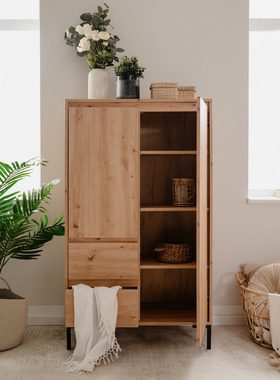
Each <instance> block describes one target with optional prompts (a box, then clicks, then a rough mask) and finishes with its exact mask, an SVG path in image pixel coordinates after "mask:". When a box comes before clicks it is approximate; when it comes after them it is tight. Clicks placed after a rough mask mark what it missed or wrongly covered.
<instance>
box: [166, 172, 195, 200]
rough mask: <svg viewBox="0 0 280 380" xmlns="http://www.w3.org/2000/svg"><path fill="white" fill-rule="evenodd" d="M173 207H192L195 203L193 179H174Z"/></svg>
mask: <svg viewBox="0 0 280 380" xmlns="http://www.w3.org/2000/svg"><path fill="white" fill-rule="evenodd" d="M172 197H173V202H172V203H173V206H192V205H193V204H194V203H195V184H194V179H193V178H173V179H172Z"/></svg>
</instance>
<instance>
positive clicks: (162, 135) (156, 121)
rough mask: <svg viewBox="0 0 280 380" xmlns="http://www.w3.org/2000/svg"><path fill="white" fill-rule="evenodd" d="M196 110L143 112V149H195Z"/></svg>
mask: <svg viewBox="0 0 280 380" xmlns="http://www.w3.org/2000/svg"><path fill="white" fill-rule="evenodd" d="M195 147H196V112H144V113H142V114H141V150H144V151H145V150H152V151H154V150H195Z"/></svg>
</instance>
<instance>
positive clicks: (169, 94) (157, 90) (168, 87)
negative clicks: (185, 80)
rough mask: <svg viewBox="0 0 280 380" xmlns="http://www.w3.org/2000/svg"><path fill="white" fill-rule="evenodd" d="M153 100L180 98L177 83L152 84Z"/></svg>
mask: <svg viewBox="0 0 280 380" xmlns="http://www.w3.org/2000/svg"><path fill="white" fill-rule="evenodd" d="M150 90H151V98H152V99H173V100H176V99H177V96H178V85H177V83H152V84H151V86H150Z"/></svg>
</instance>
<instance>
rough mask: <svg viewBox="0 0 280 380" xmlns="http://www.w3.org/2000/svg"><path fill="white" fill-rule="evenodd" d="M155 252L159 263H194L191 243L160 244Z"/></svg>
mask: <svg viewBox="0 0 280 380" xmlns="http://www.w3.org/2000/svg"><path fill="white" fill-rule="evenodd" d="M154 252H155V254H156V258H157V260H158V261H161V262H163V263H171V264H181V263H187V262H189V261H192V252H191V246H190V244H189V243H163V244H159V245H158V246H157V247H156V248H155V249H154Z"/></svg>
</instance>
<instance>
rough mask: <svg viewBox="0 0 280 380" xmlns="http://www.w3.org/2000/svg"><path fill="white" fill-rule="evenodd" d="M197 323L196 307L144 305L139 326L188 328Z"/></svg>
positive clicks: (163, 304) (172, 304) (171, 304)
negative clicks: (179, 326)
mask: <svg viewBox="0 0 280 380" xmlns="http://www.w3.org/2000/svg"><path fill="white" fill-rule="evenodd" d="M195 323H196V310H195V305H190V304H185V303H181V304H174V303H142V304H141V317H140V321H139V326H178V325H181V326H184V325H185V326H188V325H193V324H195Z"/></svg>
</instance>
